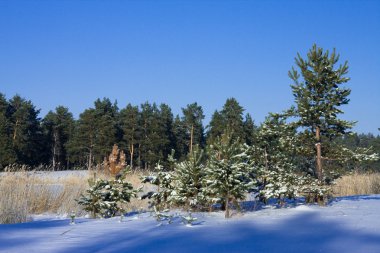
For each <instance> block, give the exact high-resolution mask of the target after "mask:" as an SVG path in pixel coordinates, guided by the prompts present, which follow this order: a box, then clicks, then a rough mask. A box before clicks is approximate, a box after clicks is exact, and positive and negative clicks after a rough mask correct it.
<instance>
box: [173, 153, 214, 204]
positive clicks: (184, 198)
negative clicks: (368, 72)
mask: <svg viewBox="0 0 380 253" xmlns="http://www.w3.org/2000/svg"><path fill="white" fill-rule="evenodd" d="M203 162H204V151H203V150H202V149H200V148H199V147H198V146H196V147H195V148H194V149H193V150H192V151H191V153H189V155H188V157H187V159H186V160H185V161H183V162H180V163H178V162H175V163H174V172H175V174H174V191H173V194H172V196H171V200H172V202H173V203H175V204H176V205H177V206H183V207H184V208H185V209H186V210H190V209H193V210H202V209H204V208H205V207H206V205H207V204H208V200H207V194H206V193H205V188H204V185H205V176H206V174H205V166H204V164H203Z"/></svg>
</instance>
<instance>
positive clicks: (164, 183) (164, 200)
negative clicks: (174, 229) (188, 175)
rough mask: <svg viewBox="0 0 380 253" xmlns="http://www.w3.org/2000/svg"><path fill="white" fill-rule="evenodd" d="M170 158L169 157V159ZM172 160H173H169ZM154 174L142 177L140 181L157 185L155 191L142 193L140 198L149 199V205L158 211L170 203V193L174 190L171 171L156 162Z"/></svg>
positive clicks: (167, 206)
mask: <svg viewBox="0 0 380 253" xmlns="http://www.w3.org/2000/svg"><path fill="white" fill-rule="evenodd" d="M171 157H172V156H171ZM170 159H172V158H169V160H170ZM171 161H173V160H171ZM155 171H156V173H155V174H154V175H150V176H145V177H143V178H142V181H141V182H142V183H150V184H152V185H154V186H156V187H157V190H156V191H149V192H147V193H146V194H144V195H143V196H142V197H141V199H146V198H148V199H150V200H151V206H153V207H154V208H155V209H156V210H158V211H160V210H162V209H165V208H169V207H170V205H171V203H172V199H171V198H172V195H173V191H174V182H173V180H174V176H173V171H168V170H167V169H165V168H164V167H163V166H162V165H161V164H159V163H157V164H156V167H155Z"/></svg>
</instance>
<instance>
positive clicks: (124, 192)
mask: <svg viewBox="0 0 380 253" xmlns="http://www.w3.org/2000/svg"><path fill="white" fill-rule="evenodd" d="M89 183H90V188H89V189H88V190H86V193H85V194H82V195H81V197H80V198H79V199H78V200H77V201H78V203H79V204H80V205H83V206H84V210H86V211H88V212H91V214H92V216H93V217H94V218H95V217H97V216H101V217H104V218H108V217H113V216H115V215H116V214H118V213H120V214H122V213H124V211H125V210H124V206H125V204H127V203H128V202H130V200H131V198H132V197H136V194H137V192H138V190H135V189H133V186H132V185H131V184H130V183H129V182H126V181H124V180H122V179H114V180H105V179H96V180H95V181H91V182H89Z"/></svg>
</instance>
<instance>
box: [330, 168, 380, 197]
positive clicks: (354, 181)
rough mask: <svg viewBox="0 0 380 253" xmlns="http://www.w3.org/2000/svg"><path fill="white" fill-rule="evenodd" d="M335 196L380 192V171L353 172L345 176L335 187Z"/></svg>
mask: <svg viewBox="0 0 380 253" xmlns="http://www.w3.org/2000/svg"><path fill="white" fill-rule="evenodd" d="M333 192H334V195H335V196H351V195H366V194H380V173H370V174H369V173H368V174H360V173H353V174H351V175H347V176H343V177H342V178H340V179H338V180H337V181H336V185H334V187H333Z"/></svg>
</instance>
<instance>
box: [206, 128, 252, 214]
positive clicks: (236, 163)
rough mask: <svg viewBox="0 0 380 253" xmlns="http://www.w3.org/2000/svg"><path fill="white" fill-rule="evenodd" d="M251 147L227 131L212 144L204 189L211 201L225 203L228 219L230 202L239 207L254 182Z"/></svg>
mask: <svg viewBox="0 0 380 253" xmlns="http://www.w3.org/2000/svg"><path fill="white" fill-rule="evenodd" d="M248 150H249V147H248V146H247V145H244V144H241V143H240V142H239V140H233V138H232V134H230V133H224V134H223V135H222V136H221V137H220V138H219V137H218V138H217V140H216V142H215V143H214V144H213V145H211V146H210V147H209V152H210V153H209V161H208V164H207V167H206V168H205V173H206V187H205V192H206V194H207V195H208V196H210V198H211V200H213V201H214V202H219V203H222V204H223V205H224V206H225V217H226V218H229V217H230V214H229V204H230V203H232V204H234V205H235V206H236V207H237V208H239V205H238V203H237V202H238V200H241V199H244V198H245V194H246V193H247V192H248V190H249V189H250V188H251V187H253V185H254V182H253V181H252V180H251V178H250V176H251V175H250V173H251V172H252V170H253V168H252V166H251V164H250V159H249V155H248Z"/></svg>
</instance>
